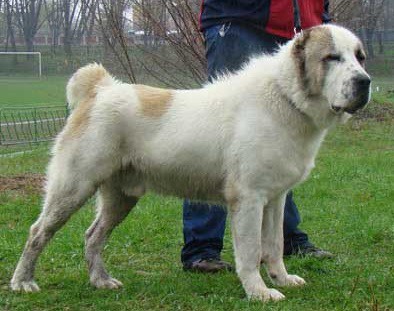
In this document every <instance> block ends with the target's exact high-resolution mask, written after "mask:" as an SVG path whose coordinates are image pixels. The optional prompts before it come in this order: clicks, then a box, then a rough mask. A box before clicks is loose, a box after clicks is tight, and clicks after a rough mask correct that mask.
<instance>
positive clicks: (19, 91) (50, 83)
mask: <svg viewBox="0 0 394 311" xmlns="http://www.w3.org/2000/svg"><path fill="white" fill-rule="evenodd" d="M67 79H68V77H67V76H64V77H63V76H54V77H43V78H41V79H39V78H29V79H26V78H0V94H1V98H0V108H4V107H32V106H57V105H65V103H66V95H65V92H66V91H65V88H66V82H67Z"/></svg>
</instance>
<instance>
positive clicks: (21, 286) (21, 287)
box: [11, 280, 40, 293]
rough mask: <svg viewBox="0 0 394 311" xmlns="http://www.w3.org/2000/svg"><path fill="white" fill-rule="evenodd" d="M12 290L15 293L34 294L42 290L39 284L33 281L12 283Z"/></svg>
mask: <svg viewBox="0 0 394 311" xmlns="http://www.w3.org/2000/svg"><path fill="white" fill-rule="evenodd" d="M11 289H12V290H13V291H15V292H25V293H34V292H38V291H39V290H40V288H39V287H38V285H37V283H36V282H34V281H33V280H32V281H11Z"/></svg>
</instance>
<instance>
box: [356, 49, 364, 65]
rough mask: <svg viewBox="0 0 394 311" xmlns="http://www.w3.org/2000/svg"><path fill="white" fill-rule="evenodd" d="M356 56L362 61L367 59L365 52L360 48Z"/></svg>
mask: <svg viewBox="0 0 394 311" xmlns="http://www.w3.org/2000/svg"><path fill="white" fill-rule="evenodd" d="M356 58H357V60H358V61H359V62H360V63H363V62H365V59H366V57H365V54H364V53H363V52H361V51H360V50H358V51H357V52H356Z"/></svg>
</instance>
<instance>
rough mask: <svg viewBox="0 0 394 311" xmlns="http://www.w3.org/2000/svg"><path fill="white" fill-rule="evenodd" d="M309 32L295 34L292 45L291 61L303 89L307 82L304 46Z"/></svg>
mask: <svg viewBox="0 0 394 311" xmlns="http://www.w3.org/2000/svg"><path fill="white" fill-rule="evenodd" d="M310 34H311V31H310V30H305V31H302V32H301V33H299V34H297V35H296V37H295V38H294V44H293V50H292V53H293V59H294V61H295V62H296V68H297V76H298V78H299V80H300V82H301V84H302V85H303V86H304V87H305V86H306V85H305V84H306V83H307V81H306V79H307V77H306V76H307V73H306V65H305V62H306V45H307V43H308V40H309V38H310Z"/></svg>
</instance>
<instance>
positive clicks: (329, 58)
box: [323, 54, 342, 62]
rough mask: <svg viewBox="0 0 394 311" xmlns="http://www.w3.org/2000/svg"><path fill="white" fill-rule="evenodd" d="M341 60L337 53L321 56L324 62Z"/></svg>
mask: <svg viewBox="0 0 394 311" xmlns="http://www.w3.org/2000/svg"><path fill="white" fill-rule="evenodd" d="M341 60H342V58H341V55H339V54H328V55H326V56H325V57H324V58H323V61H325V62H340V61H341Z"/></svg>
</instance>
